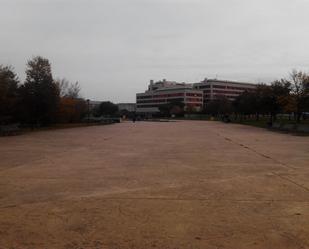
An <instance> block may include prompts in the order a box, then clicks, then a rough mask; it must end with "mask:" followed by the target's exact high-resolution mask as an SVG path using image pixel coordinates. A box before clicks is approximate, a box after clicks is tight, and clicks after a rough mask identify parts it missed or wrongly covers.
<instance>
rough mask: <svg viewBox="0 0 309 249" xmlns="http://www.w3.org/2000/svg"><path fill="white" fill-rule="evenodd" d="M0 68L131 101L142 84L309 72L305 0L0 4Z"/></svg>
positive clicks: (21, 0) (6, 0)
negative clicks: (38, 60)
mask: <svg viewBox="0 0 309 249" xmlns="http://www.w3.org/2000/svg"><path fill="white" fill-rule="evenodd" d="M0 4H1V8H0V23H1V26H2V27H1V36H0V37H1V38H0V44H1V46H0V55H1V57H0V64H12V65H13V66H15V68H16V70H17V72H18V73H19V75H20V77H21V78H24V69H25V63H26V60H27V59H29V58H31V57H32V56H34V55H42V56H45V57H47V58H49V59H50V61H51V62H52V65H53V71H54V76H55V77H66V78H68V79H69V80H72V81H75V80H78V81H80V83H81V85H82V88H83V95H84V96H85V97H89V98H93V99H98V100H101V99H110V100H113V101H117V102H118V101H134V99H135V93H136V92H139V91H143V90H144V89H145V87H146V84H147V82H148V80H149V79H151V78H154V79H161V78H167V79H171V80H177V81H188V82H194V81H198V80H201V79H203V78H204V77H215V76H216V75H218V77H219V78H225V79H234V80H246V81H252V82H260V81H271V80H273V79H276V78H278V77H282V76H286V75H287V74H288V72H289V71H290V70H291V69H293V68H299V69H303V70H307V69H308V68H309V51H308V49H307V47H308V46H307V44H308V40H309V26H308V25H307V23H308V14H307V10H308V9H309V1H306V0H294V1H287V0H259V1H255V0H130V1H128V0H109V1H107V0H27V1H25V0H0Z"/></svg>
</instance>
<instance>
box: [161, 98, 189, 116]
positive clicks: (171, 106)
mask: <svg viewBox="0 0 309 249" xmlns="http://www.w3.org/2000/svg"><path fill="white" fill-rule="evenodd" d="M184 107H185V104H184V103H183V102H182V101H180V100H177V99H176V100H171V101H170V102H168V103H166V104H163V105H160V107H159V110H160V113H161V114H163V115H164V116H170V115H171V114H175V115H181V114H183V112H184Z"/></svg>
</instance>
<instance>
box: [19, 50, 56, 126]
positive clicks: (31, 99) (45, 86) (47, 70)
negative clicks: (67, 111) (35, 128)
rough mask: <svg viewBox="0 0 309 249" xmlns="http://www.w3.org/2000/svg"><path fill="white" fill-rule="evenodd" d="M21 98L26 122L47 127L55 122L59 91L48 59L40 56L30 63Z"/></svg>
mask: <svg viewBox="0 0 309 249" xmlns="http://www.w3.org/2000/svg"><path fill="white" fill-rule="evenodd" d="M21 96H22V106H23V111H24V112H23V113H24V115H23V120H24V122H26V123H30V124H32V125H33V124H37V125H47V124H50V123H52V122H54V121H55V118H56V113H57V109H58V104H59V89H58V87H57V85H56V84H55V82H54V80H53V76H52V72H51V65H50V63H49V61H48V60H47V59H45V58H42V57H40V56H38V57H34V58H33V59H32V60H30V61H28V63H27V69H26V81H25V83H24V84H23V85H22V87H21Z"/></svg>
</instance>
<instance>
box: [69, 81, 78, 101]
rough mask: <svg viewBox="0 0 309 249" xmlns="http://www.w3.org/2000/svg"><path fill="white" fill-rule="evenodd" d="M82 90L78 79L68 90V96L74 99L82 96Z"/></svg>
mask: <svg viewBox="0 0 309 249" xmlns="http://www.w3.org/2000/svg"><path fill="white" fill-rule="evenodd" d="M80 90H81V87H80V85H79V83H78V82H77V81H76V82H75V83H71V84H70V85H69V87H68V90H67V97H69V98H73V99H77V98H80Z"/></svg>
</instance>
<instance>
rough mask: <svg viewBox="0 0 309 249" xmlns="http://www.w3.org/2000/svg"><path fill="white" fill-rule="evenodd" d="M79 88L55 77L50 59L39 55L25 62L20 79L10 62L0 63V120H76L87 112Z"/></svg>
mask: <svg viewBox="0 0 309 249" xmlns="http://www.w3.org/2000/svg"><path fill="white" fill-rule="evenodd" d="M80 90H81V88H80V85H79V83H78V82H76V83H70V82H69V81H67V80H66V79H56V80H55V79H54V78H53V75H52V70H51V64H50V62H49V61H48V59H45V58H43V57H40V56H37V57H34V58H32V59H31V60H29V61H28V62H27V65H26V79H25V81H24V82H22V83H21V82H20V80H19V78H18V76H17V75H16V73H15V72H14V70H13V68H12V67H11V66H1V65H0V124H9V123H20V124H23V125H25V126H27V125H29V126H45V125H49V124H52V123H69V122H79V121H81V119H82V118H83V117H84V116H85V115H86V113H87V103H86V101H85V100H84V99H83V98H81V96H80Z"/></svg>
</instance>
